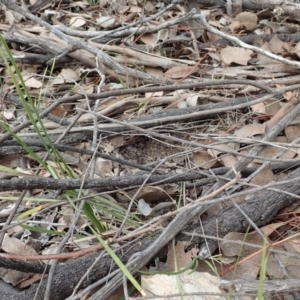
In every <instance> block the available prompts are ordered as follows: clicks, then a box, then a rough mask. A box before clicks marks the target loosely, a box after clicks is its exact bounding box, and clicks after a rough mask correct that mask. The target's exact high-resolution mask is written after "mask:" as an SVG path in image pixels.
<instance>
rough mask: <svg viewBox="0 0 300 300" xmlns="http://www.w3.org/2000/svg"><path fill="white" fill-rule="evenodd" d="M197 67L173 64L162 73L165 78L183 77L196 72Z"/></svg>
mask: <svg viewBox="0 0 300 300" xmlns="http://www.w3.org/2000/svg"><path fill="white" fill-rule="evenodd" d="M198 70H199V68H198V67H195V66H175V67H172V68H170V69H169V70H168V71H166V72H165V73H164V76H165V77H167V78H173V79H177V78H185V77H188V76H189V75H191V74H194V73H196V72H198Z"/></svg>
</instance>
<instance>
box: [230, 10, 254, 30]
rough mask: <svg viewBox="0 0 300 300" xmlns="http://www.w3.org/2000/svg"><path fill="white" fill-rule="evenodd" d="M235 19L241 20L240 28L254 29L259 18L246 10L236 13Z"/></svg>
mask: <svg viewBox="0 0 300 300" xmlns="http://www.w3.org/2000/svg"><path fill="white" fill-rule="evenodd" d="M234 20H235V21H237V22H239V25H240V26H239V29H244V30H247V31H252V30H254V29H255V27H256V26H257V21H258V18H257V16H256V14H254V13H252V12H247V11H244V12H241V13H239V14H238V15H236V17H235V18H234Z"/></svg>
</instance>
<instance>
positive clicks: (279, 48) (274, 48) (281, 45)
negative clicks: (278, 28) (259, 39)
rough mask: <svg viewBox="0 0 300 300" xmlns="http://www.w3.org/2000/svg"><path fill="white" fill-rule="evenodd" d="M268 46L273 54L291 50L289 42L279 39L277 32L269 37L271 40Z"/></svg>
mask: <svg viewBox="0 0 300 300" xmlns="http://www.w3.org/2000/svg"><path fill="white" fill-rule="evenodd" d="M269 46H270V50H271V52H272V53H275V54H279V53H281V54H282V53H284V52H290V51H291V44H290V43H287V42H283V41H282V40H280V39H279V38H278V36H277V34H274V36H273V37H272V38H271V40H270V41H269Z"/></svg>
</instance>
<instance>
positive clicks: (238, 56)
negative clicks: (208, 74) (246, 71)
mask: <svg viewBox="0 0 300 300" xmlns="http://www.w3.org/2000/svg"><path fill="white" fill-rule="evenodd" d="M220 54H221V58H222V60H223V62H224V63H225V64H227V65H230V64H231V63H236V64H239V65H243V66H246V65H247V64H248V61H249V60H250V58H251V55H252V54H253V51H251V50H248V49H243V48H239V47H230V46H227V47H226V48H223V49H222V50H221V51H220Z"/></svg>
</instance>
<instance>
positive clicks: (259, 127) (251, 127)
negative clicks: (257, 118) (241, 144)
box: [234, 123, 266, 138]
mask: <svg viewBox="0 0 300 300" xmlns="http://www.w3.org/2000/svg"><path fill="white" fill-rule="evenodd" d="M265 130H266V125H265V123H264V124H248V125H246V126H244V127H242V128H240V129H238V130H236V131H235V132H234V135H235V136H238V137H243V138H252V137H254V136H255V135H264V134H265V133H266V132H265Z"/></svg>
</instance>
